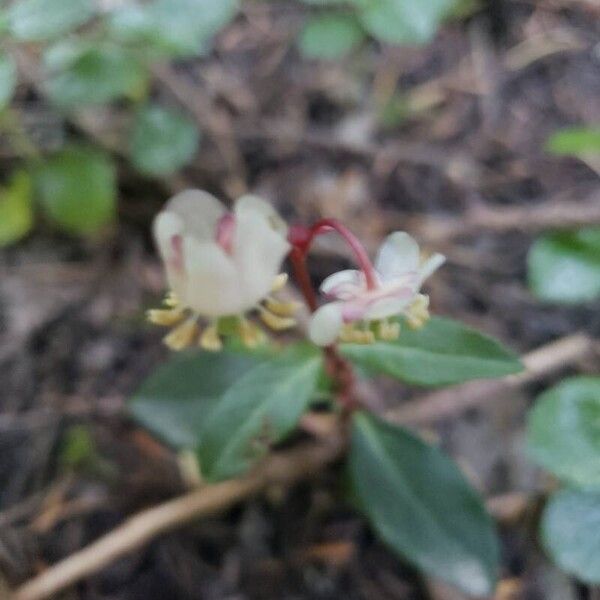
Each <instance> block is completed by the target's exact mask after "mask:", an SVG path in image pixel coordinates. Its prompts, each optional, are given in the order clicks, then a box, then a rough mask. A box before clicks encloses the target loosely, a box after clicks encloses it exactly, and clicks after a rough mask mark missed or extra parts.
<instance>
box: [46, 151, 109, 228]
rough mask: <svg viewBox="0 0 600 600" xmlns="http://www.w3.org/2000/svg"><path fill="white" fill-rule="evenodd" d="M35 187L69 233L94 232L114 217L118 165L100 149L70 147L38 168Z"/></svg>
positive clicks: (48, 211)
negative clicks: (116, 166)
mask: <svg viewBox="0 0 600 600" xmlns="http://www.w3.org/2000/svg"><path fill="white" fill-rule="evenodd" d="M36 188H37V192H38V195H39V199H40V203H41V206H42V208H43V209H44V211H45V212H46V214H47V216H48V217H49V218H50V220H51V221H52V222H53V223H55V224H56V225H57V226H58V227H60V228H61V229H64V230H65V231H67V232H69V233H76V234H88V233H93V232H95V231H97V230H98V229H100V228H101V227H102V226H104V225H106V224H107V223H109V222H111V221H112V220H113V219H114V217H115V204H116V196H117V190H116V173H115V168H114V165H113V164H112V162H111V160H110V158H109V157H108V156H106V155H105V154H102V153H101V152H99V151H97V150H92V149H90V148H87V147H70V148H67V149H65V150H63V151H62V152H59V153H58V154H55V155H54V156H52V157H51V158H49V159H48V160H47V161H46V162H44V163H43V164H42V165H41V166H40V167H39V168H38V169H37V171H36Z"/></svg>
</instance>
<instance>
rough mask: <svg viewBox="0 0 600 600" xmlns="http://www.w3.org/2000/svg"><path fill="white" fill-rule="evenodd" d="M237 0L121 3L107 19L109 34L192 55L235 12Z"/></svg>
mask: <svg viewBox="0 0 600 600" xmlns="http://www.w3.org/2000/svg"><path fill="white" fill-rule="evenodd" d="M238 8H239V2H238V0H219V1H218V2H215V0H155V1H154V2H150V3H149V4H147V5H144V6H143V7H139V6H124V7H123V8H122V9H119V10H118V11H116V12H115V13H114V15H113V17H112V19H111V21H110V29H111V32H112V34H113V35H114V36H115V37H116V38H118V39H121V40H123V41H127V42H133V43H140V44H143V46H144V49H145V50H146V49H148V48H149V47H151V48H153V49H155V50H158V51H162V52H164V53H165V54H167V55H174V56H186V55H194V54H198V53H199V52H201V51H203V50H205V49H206V47H207V46H208V44H209V43H210V41H211V39H212V37H213V36H214V35H215V34H216V33H218V32H219V31H220V30H221V29H222V28H223V27H224V26H225V25H227V23H229V21H230V20H231V19H233V17H234V16H235V14H236V13H237V10H238Z"/></svg>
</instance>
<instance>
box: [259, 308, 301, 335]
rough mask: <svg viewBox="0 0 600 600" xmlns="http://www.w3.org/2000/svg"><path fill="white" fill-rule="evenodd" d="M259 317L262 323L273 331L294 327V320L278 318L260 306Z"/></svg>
mask: <svg viewBox="0 0 600 600" xmlns="http://www.w3.org/2000/svg"><path fill="white" fill-rule="evenodd" d="M259 315H260V318H261V320H262V321H263V323H264V324H265V325H267V326H268V327H270V328H271V329H272V330H273V331H283V330H285V329H290V328H292V327H294V326H295V325H296V319H292V318H291V317H280V316H279V315H276V314H274V313H272V312H271V311H269V310H267V309H266V308H264V307H262V306H261V307H260V308H259Z"/></svg>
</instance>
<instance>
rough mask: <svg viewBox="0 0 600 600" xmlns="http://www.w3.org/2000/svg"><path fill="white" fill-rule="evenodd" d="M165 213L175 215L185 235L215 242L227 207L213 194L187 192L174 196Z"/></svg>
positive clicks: (195, 191)
mask: <svg viewBox="0 0 600 600" xmlns="http://www.w3.org/2000/svg"><path fill="white" fill-rule="evenodd" d="M163 212H169V213H174V214H175V215H177V216H178V217H179V218H180V219H181V221H182V223H183V230H182V232H181V233H182V234H183V235H189V236H193V237H195V238H196V239H197V240H213V239H214V237H215V232H216V227H217V223H218V221H219V219H220V218H221V217H222V216H223V214H225V212H226V211H225V207H224V206H223V205H222V204H221V203H220V202H219V201H218V200H217V199H216V198H215V197H214V196H212V195H211V194H209V193H208V192H203V191H201V190H185V191H183V192H180V193H179V194H177V195H175V196H173V198H171V200H169V202H168V203H167V205H166V206H165V208H164V209H163Z"/></svg>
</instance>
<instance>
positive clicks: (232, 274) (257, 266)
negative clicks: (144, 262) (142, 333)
mask: <svg viewBox="0 0 600 600" xmlns="http://www.w3.org/2000/svg"><path fill="white" fill-rule="evenodd" d="M154 237H155V240H156V243H157V246H158V249H159V252H160V255H161V258H162V260H163V262H164V265H165V270H166V275H167V281H168V284H169V287H170V289H171V293H170V294H169V295H168V296H167V299H166V300H165V304H166V308H164V309H156V310H151V311H149V313H148V317H149V319H150V320H151V321H152V322H153V323H156V324H159V325H165V326H173V325H176V327H175V328H174V329H173V330H172V331H171V332H170V333H169V334H168V335H167V336H166V337H165V343H166V344H167V345H168V346H169V347H171V348H172V349H175V350H179V349H183V348H185V347H187V346H190V345H191V344H193V343H195V342H196V341H198V342H199V344H200V345H201V346H202V347H203V348H205V349H207V350H219V349H220V348H221V347H222V341H221V336H220V329H219V324H220V320H221V319H222V318H223V317H234V321H235V322H236V323H237V332H238V333H239V335H240V337H241V339H242V341H243V342H244V343H245V344H246V345H248V346H254V345H256V344H258V343H259V342H260V341H261V340H262V339H263V338H264V334H263V332H262V330H261V329H260V328H259V327H258V326H257V325H255V324H254V323H252V322H250V321H248V320H247V318H246V314H247V313H248V312H249V311H252V310H257V311H258V313H259V315H260V317H261V318H262V320H263V321H264V322H265V323H266V324H267V325H268V326H269V327H271V328H272V329H276V330H280V329H286V328H288V327H291V326H293V325H294V319H293V318H291V317H292V313H293V311H294V309H295V306H294V305H292V304H291V303H285V302H279V301H277V300H276V299H275V298H273V296H272V295H271V293H272V292H274V291H278V290H279V289H280V288H281V287H283V285H285V281H286V276H285V275H279V272H280V267H281V263H282V261H283V259H284V258H285V256H286V254H287V253H288V252H289V249H290V246H289V243H288V241H287V227H286V225H285V223H284V222H283V221H282V220H281V218H280V217H279V215H278V214H277V212H276V211H275V210H274V209H273V208H272V207H271V206H270V205H269V204H267V203H266V202H265V201H263V200H261V199H260V198H257V197H256V196H250V195H247V196H243V197H241V198H239V199H238V200H237V202H236V203H235V205H234V208H233V210H232V211H227V210H226V208H225V207H224V206H223V205H222V204H221V203H220V202H219V201H218V200H217V199H216V198H215V197H214V196H212V195H210V194H208V193H207V192H203V191H200V190H187V191H184V192H181V193H179V194H177V195H176V196H175V197H174V198H172V199H171V200H170V201H169V202H168V203H167V205H166V206H165V208H164V209H163V210H162V211H161V212H160V213H159V214H158V215H157V217H156V218H155V220H154ZM199 318H202V319H203V320H205V321H207V325H206V327H205V328H204V330H203V331H201V330H200V327H199V324H198V321H199Z"/></svg>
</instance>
